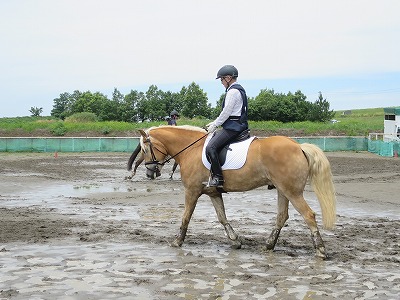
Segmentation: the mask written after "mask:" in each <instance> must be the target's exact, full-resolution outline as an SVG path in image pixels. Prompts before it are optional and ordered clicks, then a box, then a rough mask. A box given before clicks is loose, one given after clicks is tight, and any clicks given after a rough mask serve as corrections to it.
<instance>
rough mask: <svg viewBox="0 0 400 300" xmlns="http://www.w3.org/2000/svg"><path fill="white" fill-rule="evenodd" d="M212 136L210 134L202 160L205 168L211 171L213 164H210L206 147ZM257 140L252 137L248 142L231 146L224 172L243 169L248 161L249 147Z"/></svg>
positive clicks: (223, 168) (205, 143)
mask: <svg viewBox="0 0 400 300" xmlns="http://www.w3.org/2000/svg"><path fill="white" fill-rule="evenodd" d="M211 137H212V134H210V135H209V136H208V137H207V139H206V140H205V142H204V147H203V152H202V155H201V160H202V161H203V164H204V166H205V167H206V168H207V169H208V170H210V168H211V164H210V163H209V162H208V160H207V157H206V147H207V145H208V142H209V141H210V139H211ZM254 139H255V137H254V136H253V137H250V138H249V139H247V140H244V141H242V142H238V143H234V144H231V145H229V149H228V152H227V154H226V160H225V163H224V164H223V165H222V166H221V168H222V170H236V169H240V168H241V167H243V165H244V164H245V162H246V159H247V152H248V150H249V146H250V144H251V142H252V141H253V140H254Z"/></svg>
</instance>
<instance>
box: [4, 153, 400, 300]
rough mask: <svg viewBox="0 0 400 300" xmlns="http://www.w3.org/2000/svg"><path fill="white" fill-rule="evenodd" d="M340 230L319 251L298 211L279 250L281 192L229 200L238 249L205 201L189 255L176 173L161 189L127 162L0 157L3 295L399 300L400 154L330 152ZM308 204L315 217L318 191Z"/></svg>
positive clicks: (116, 156)
mask: <svg viewBox="0 0 400 300" xmlns="http://www.w3.org/2000/svg"><path fill="white" fill-rule="evenodd" d="M326 154H327V156H328V158H329V160H330V162H331V165H332V172H333V175H334V182H335V188H336V192H337V214H338V222H337V226H336V229H335V230H334V231H326V230H323V229H321V235H322V238H323V239H324V241H325V246H326V249H327V253H328V259H327V260H321V259H318V258H316V257H315V256H314V254H315V251H314V249H313V245H312V241H311V237H310V233H309V230H308V228H307V227H306V224H305V223H304V221H303V220H302V218H301V217H300V216H299V214H298V213H297V212H296V211H295V210H294V209H293V207H290V210H289V212H290V219H289V220H288V222H287V226H286V227H285V228H284V229H283V230H282V232H281V235H280V238H279V240H278V243H277V246H276V248H275V250H274V251H267V250H265V248H264V247H263V246H264V243H265V240H266V238H267V237H268V235H269V233H270V231H271V230H272V227H273V225H274V221H275V216H276V190H268V189H267V187H265V188H259V189H256V190H253V191H249V192H243V193H233V194H225V196H224V199H225V206H226V210H227V216H228V219H229V220H230V221H231V224H232V226H233V228H234V229H235V230H236V232H237V233H238V234H240V236H241V238H242V240H243V247H242V249H239V250H235V249H231V248H230V243H229V241H228V239H227V238H226V237H225V232H224V230H223V228H222V226H221V225H220V224H219V223H218V221H217V218H216V214H215V211H214V208H213V206H212V204H211V202H210V201H209V199H208V198H207V197H206V196H202V197H201V198H200V200H199V203H198V205H197V208H196V210H195V212H194V215H193V218H192V221H191V223H190V226H189V230H188V235H187V237H186V240H185V243H184V244H183V246H182V248H173V247H171V246H170V245H169V242H171V241H172V240H173V239H174V236H175V234H176V233H177V232H178V229H179V226H180V222H181V216H182V213H183V203H184V196H183V194H184V191H183V186H182V183H181V181H180V177H179V167H178V170H177V172H176V174H175V175H174V178H173V180H170V179H169V172H170V170H171V168H172V164H170V165H167V166H166V167H165V168H164V170H163V174H162V176H161V177H160V178H158V179H156V180H148V179H146V178H145V169H144V167H143V166H141V167H140V168H139V170H138V172H137V174H136V176H134V177H133V178H132V179H131V180H126V179H125V177H126V176H128V175H129V174H130V173H129V172H128V171H126V163H127V161H128V158H129V156H130V153H80V154H70V153H69V154H68V153H58V156H57V157H55V156H54V153H51V154H50V153H14V154H10V153H0V299H63V300H67V299H68V300H69V299H380V300H381V299H399V295H400V271H399V270H400V268H399V267H400V196H399V195H400V159H399V158H384V157H379V156H377V155H375V154H371V153H354V152H351V153H341V152H340V153H326ZM305 196H306V199H307V201H308V203H309V204H310V206H311V207H312V208H313V209H314V210H315V211H316V213H317V221H318V224H319V225H320V227H321V224H322V222H321V219H320V217H321V216H320V209H319V204H318V202H317V200H316V197H315V195H314V194H313V192H312V190H311V187H310V186H307V187H306V191H305Z"/></svg>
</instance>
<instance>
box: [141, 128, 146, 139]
mask: <svg viewBox="0 0 400 300" xmlns="http://www.w3.org/2000/svg"><path fill="white" fill-rule="evenodd" d="M139 132H140V134H141V135H142V137H144V138H147V134H146V132H145V131H144V130H143V129H139Z"/></svg>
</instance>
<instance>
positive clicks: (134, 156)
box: [126, 143, 178, 179]
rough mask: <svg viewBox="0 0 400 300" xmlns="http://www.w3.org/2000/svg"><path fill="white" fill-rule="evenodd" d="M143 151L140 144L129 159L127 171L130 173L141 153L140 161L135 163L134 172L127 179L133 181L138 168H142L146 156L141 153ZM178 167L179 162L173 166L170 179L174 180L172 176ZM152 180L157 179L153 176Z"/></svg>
mask: <svg viewBox="0 0 400 300" xmlns="http://www.w3.org/2000/svg"><path fill="white" fill-rule="evenodd" d="M141 150H142V148H141V146H140V143H139V144H138V145H137V147H136V148H135V150H134V151H133V152H132V154H131V156H130V157H129V160H128V163H127V166H126V169H127V170H128V171H132V165H133V162H134V161H135V159H136V157H137V156H138V154H139V153H140V157H139V158H138V160H137V161H136V162H135V167H134V168H133V171H132V173H131V175H130V176H127V177H126V179H132V178H133V176H135V175H136V170H137V168H138V167H139V166H140V164H141V163H142V162H143V160H144V155H143V153H142V152H141ZM177 166H178V164H177V162H174V165H173V167H172V172H171V174H170V176H169V179H172V176H173V175H174V173H175V170H176V168H177ZM156 175H158V176H160V175H161V173H157V174H156ZM158 176H157V177H158ZM151 179H155V177H154V176H153V177H151Z"/></svg>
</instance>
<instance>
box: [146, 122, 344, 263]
mask: <svg viewBox="0 0 400 300" xmlns="http://www.w3.org/2000/svg"><path fill="white" fill-rule="evenodd" d="M140 133H141V135H142V136H141V138H140V143H141V147H142V151H143V153H144V156H145V161H146V162H145V164H146V167H147V171H146V172H147V175H148V176H153V174H154V172H157V171H159V166H160V165H162V164H163V163H160V162H162V161H164V159H165V157H166V156H167V155H170V156H171V157H172V158H174V159H175V160H176V162H177V163H178V164H179V165H180V172H181V179H182V182H183V185H184V187H185V210H184V213H183V217H182V224H181V226H180V232H179V234H178V235H177V237H176V239H175V240H174V241H173V243H172V245H173V246H176V247H180V246H182V244H183V241H184V239H185V236H186V232H187V229H188V225H189V222H190V219H191V217H192V214H193V211H194V209H195V207H196V204H197V200H198V199H199V197H200V196H201V195H202V194H206V195H208V196H209V197H210V198H211V202H212V203H213V205H214V208H215V211H216V213H217V217H218V221H219V222H220V223H221V224H222V225H223V226H224V228H225V231H226V234H227V236H228V238H229V240H230V241H231V243H232V247H234V248H240V247H241V241H240V239H239V237H238V235H237V234H236V233H235V231H234V230H233V228H232V226H231V225H230V224H229V222H228V220H227V218H226V214H225V207H224V202H223V199H222V192H241V191H248V190H252V189H255V188H257V187H260V186H265V185H274V186H275V187H276V189H277V192H278V213H277V218H276V224H275V226H274V228H273V230H272V232H271V234H270V236H269V237H268V239H267V242H266V243H267V249H270V250H272V249H274V247H275V244H276V242H277V239H278V236H279V233H280V231H281V229H282V227H283V226H284V224H285V222H286V220H287V219H288V218H289V215H288V205H289V202H290V203H291V204H292V205H293V206H294V208H295V209H296V210H297V211H298V212H299V213H300V214H301V215H302V216H303V218H304V221H305V222H306V224H307V225H308V227H309V229H310V231H311V236H312V241H313V244H314V248H315V249H316V255H317V256H318V257H321V258H325V257H326V253H325V246H324V242H323V240H322V238H321V235H320V233H319V230H318V227H317V223H316V220H315V213H314V212H313V211H312V210H311V208H310V207H309V206H308V204H307V203H306V201H305V200H304V197H303V192H304V187H305V185H306V183H307V180H308V179H310V181H311V185H312V186H313V189H314V192H315V193H316V195H317V198H318V201H319V203H320V206H321V211H322V219H323V225H324V227H325V228H326V229H332V228H333V227H334V225H335V221H336V198H335V191H334V186H333V182H332V173H331V168H330V164H329V161H328V159H327V158H326V156H325V154H324V153H323V152H322V150H321V149H320V148H318V147H317V146H315V145H312V144H299V143H297V142H296V141H294V140H292V139H290V138H287V137H283V136H272V137H268V138H263V139H257V138H256V139H255V140H254V141H253V142H252V143H251V144H250V148H249V151H248V155H247V159H246V163H245V165H244V166H243V167H242V168H240V169H238V170H224V171H223V176H224V179H225V182H224V186H223V191H221V190H220V189H217V188H215V187H206V185H205V182H207V179H208V177H209V173H210V172H209V170H207V168H206V167H204V165H203V162H202V159H201V155H202V148H203V145H204V140H205V139H204V137H206V136H207V132H206V131H205V130H204V129H201V128H198V127H193V126H174V127H172V126H160V127H152V128H150V129H148V130H147V131H143V130H140Z"/></svg>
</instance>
